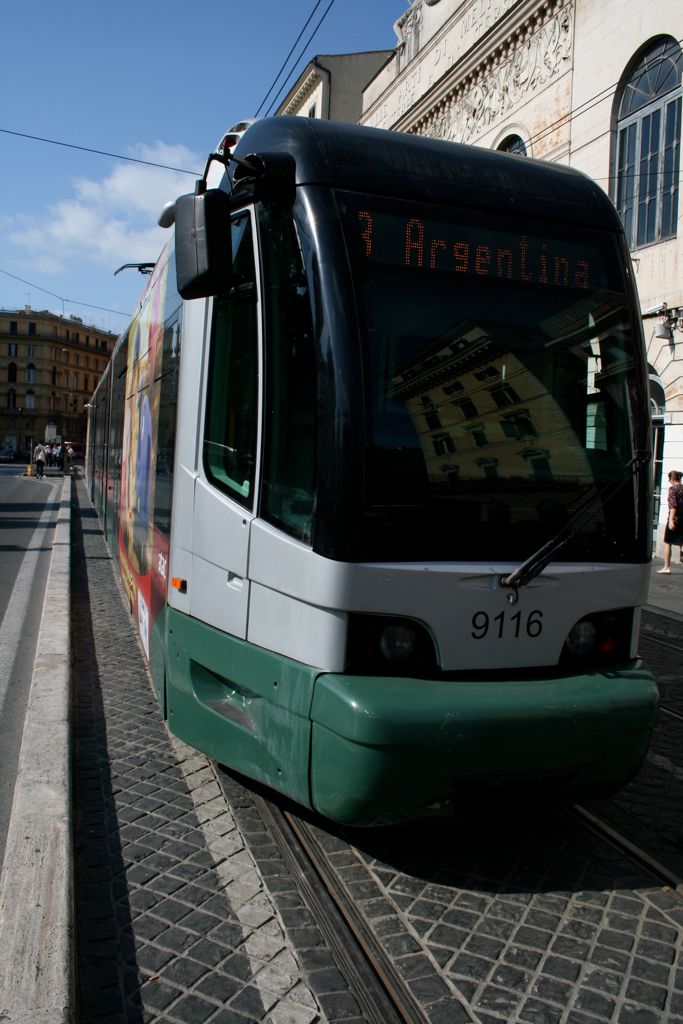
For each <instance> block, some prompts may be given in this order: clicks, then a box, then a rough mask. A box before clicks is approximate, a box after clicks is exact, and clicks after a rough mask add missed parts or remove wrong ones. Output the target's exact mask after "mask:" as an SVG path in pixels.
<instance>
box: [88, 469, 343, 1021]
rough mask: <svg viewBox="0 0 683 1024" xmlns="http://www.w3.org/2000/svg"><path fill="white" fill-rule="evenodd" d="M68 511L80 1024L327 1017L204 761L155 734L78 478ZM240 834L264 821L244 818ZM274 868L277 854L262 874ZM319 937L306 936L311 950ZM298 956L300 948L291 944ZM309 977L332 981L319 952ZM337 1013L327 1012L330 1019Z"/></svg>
mask: <svg viewBox="0 0 683 1024" xmlns="http://www.w3.org/2000/svg"><path fill="white" fill-rule="evenodd" d="M78 503H79V506H80V507H79V508H77V509H75V511H74V534H73V572H74V594H75V595H76V598H75V607H74V629H75V645H74V646H75V664H74V680H75V694H74V700H75V708H74V738H73V745H74V820H75V845H76V853H75V870H76V921H77V971H78V1003H79V1012H80V1022H81V1024H87V1022H90V1021H93V1022H95V1021H96V1022H98V1024H114V1022H116V1024H123V1022H133V1021H135V1022H137V1021H169V1022H171V1021H176V1022H180V1024H203V1022H205V1021H206V1022H207V1024H209V1022H210V1024H232V1022H234V1024H245V1022H246V1021H262V1020H266V1021H269V1022H272V1024H312V1022H313V1021H319V1020H326V1019H327V1018H326V1017H325V1015H324V1014H323V1013H322V1012H321V1010H320V1008H319V1006H318V1004H317V1002H316V999H315V998H314V996H313V995H312V992H311V989H310V987H309V984H308V983H306V982H305V981H304V980H302V970H301V967H300V964H299V961H298V959H297V955H295V953H294V952H293V947H292V945H291V942H290V941H289V940H288V938H287V935H286V932H285V927H284V923H283V919H282V916H281V915H280V913H279V912H278V910H277V909H276V907H275V905H274V903H273V901H272V899H271V897H270V896H269V894H268V891H267V888H266V886H265V884H264V881H263V878H262V876H261V874H260V873H259V872H257V871H256V870H255V865H254V860H253V857H252V855H251V853H250V852H249V846H248V843H247V841H246V838H245V834H244V833H243V832H242V831H241V830H240V829H239V828H238V827H237V825H236V823H235V818H234V816H233V813H232V810H231V809H230V808H229V807H228V806H227V804H226V802H225V799H224V797H223V796H222V795H221V792H220V789H219V786H218V784H217V782H216V777H215V769H214V767H213V765H212V764H211V763H210V762H209V761H208V760H207V758H205V757H203V756H202V755H200V754H197V753H196V751H193V750H191V749H190V748H189V747H185V746H184V745H183V744H180V743H178V742H177V741H174V740H172V739H171V738H170V737H169V735H168V733H167V731H166V728H165V726H164V723H163V721H162V718H161V716H160V712H159V708H158V705H157V702H156V699H155V697H154V694H153V692H152V690H151V687H150V685H149V683H148V680H147V675H146V671H145V667H144V663H143V660H142V656H141V653H140V649H139V647H138V643H137V640H136V637H135V634H134V632H133V628H132V624H131V620H130V618H129V616H128V614H127V611H126V609H125V608H124V606H123V603H122V598H121V594H120V591H119V590H118V588H117V586H116V585H115V582H114V577H113V574H112V569H111V563H110V561H109V558H108V556H107V553H106V550H105V547H104V543H103V539H102V534H101V530H100V528H99V525H98V522H97V519H96V517H95V513H94V512H93V511H92V509H91V508H90V507H89V503H88V500H87V496H86V495H85V492H84V490H83V487H82V484H79V488H78ZM241 821H242V826H243V827H245V828H246V830H247V832H249V831H250V833H251V834H249V835H248V838H249V841H250V842H252V843H256V844H258V843H261V844H263V842H264V836H263V834H262V833H263V828H262V826H261V827H259V824H258V822H253V824H252V827H251V829H250V825H249V819H248V815H245V814H242V816H241ZM279 870H280V866H279V864H278V861H277V858H276V857H275V856H274V857H273V861H272V863H271V874H272V875H274V876H277V874H278V871H279ZM318 939H319V936H315V935H310V936H308V942H309V946H314V947H317V946H318V941H317V940H318ZM302 949H303V952H304V954H305V953H306V942H305V941H302ZM314 955H315V956H317V957H318V962H317V963H313V962H312V959H311V955H309V962H310V972H309V973H310V975H311V976H312V977H316V972H317V985H318V988H319V989H320V990H321V991H322V992H323V993H324V994H326V995H327V996H328V997H329V998H332V997H333V996H334V993H335V989H336V988H338V987H339V980H338V979H337V978H336V977H334V975H333V974H331V973H330V971H329V962H328V961H327V960H326V959H325V958H324V957H323V956H321V955H320V950H319V949H318V948H316V949H315V950H314ZM330 1019H334V1017H333V1016H332V1017H330Z"/></svg>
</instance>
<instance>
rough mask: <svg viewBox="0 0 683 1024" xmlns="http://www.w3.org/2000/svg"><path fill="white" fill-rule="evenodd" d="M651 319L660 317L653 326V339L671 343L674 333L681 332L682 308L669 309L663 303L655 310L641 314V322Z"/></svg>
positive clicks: (682, 323) (682, 322)
mask: <svg viewBox="0 0 683 1024" xmlns="http://www.w3.org/2000/svg"><path fill="white" fill-rule="evenodd" d="M653 317H661V319H660V320H659V322H658V323H656V324H655V326H654V332H653V333H654V336H655V338H662V339H665V340H666V341H673V338H674V331H676V330H678V331H683V306H678V307H673V309H669V307H668V306H667V304H666V303H665V302H663V303H662V305H661V306H659V307H658V308H657V309H652V310H648V312H647V313H643V320H649V319H651V318H653Z"/></svg>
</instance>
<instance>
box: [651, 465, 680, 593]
mask: <svg viewBox="0 0 683 1024" xmlns="http://www.w3.org/2000/svg"><path fill="white" fill-rule="evenodd" d="M682 476H683V474H681V473H679V472H678V470H676V469H672V470H671V472H670V473H669V484H670V486H669V497H668V499H667V504H668V516H667V520H666V529H665V530H664V565H663V566H662V568H661V569H658V570H657V572H658V573H666V574H669V573H670V572H671V546H672V544H681V545H683V484H682V483H681V477H682Z"/></svg>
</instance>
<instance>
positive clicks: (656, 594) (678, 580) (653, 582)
mask: <svg viewBox="0 0 683 1024" xmlns="http://www.w3.org/2000/svg"><path fill="white" fill-rule="evenodd" d="M677 553H678V548H674V555H677ZM663 565H664V560H663V559H662V558H653V560H652V572H651V573H650V591H649V594H648V599H647V605H646V606H645V607H646V608H647V609H648V610H649V611H652V612H658V613H659V614H660V615H666V616H668V617H672V618H676V619H680V620H681V621H683V562H679V561H678V560H677V558H674V557H672V559H671V575H670V576H664V575H661V576H660V575H659V574H658V572H657V570H658V569H661V568H662V566H663Z"/></svg>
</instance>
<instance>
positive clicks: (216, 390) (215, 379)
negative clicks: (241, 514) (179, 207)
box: [204, 214, 258, 508]
mask: <svg viewBox="0 0 683 1024" xmlns="http://www.w3.org/2000/svg"><path fill="white" fill-rule="evenodd" d="M232 252H233V264H232V274H233V276H232V283H231V288H230V291H229V292H228V294H227V295H226V296H224V297H222V298H217V299H216V300H215V304H214V316H213V325H212V332H211V351H210V355H209V381H208V395H207V407H206V426H205V431H204V467H205V469H206V473H207V476H208V478H209V480H211V482H212V483H214V484H215V485H216V487H218V488H219V489H220V490H222V491H224V492H225V493H226V494H228V495H230V497H231V498H233V499H234V500H235V501H238V502H239V503H240V504H241V505H244V506H245V507H247V508H252V507H253V503H254V472H255V465H256V421H257V411H258V404H257V379H258V328H257V289H256V268H255V265H254V248H253V241H252V230H251V221H250V219H249V216H248V214H245V215H243V216H240V217H237V218H236V219H235V220H234V221H233V222H232Z"/></svg>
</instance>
